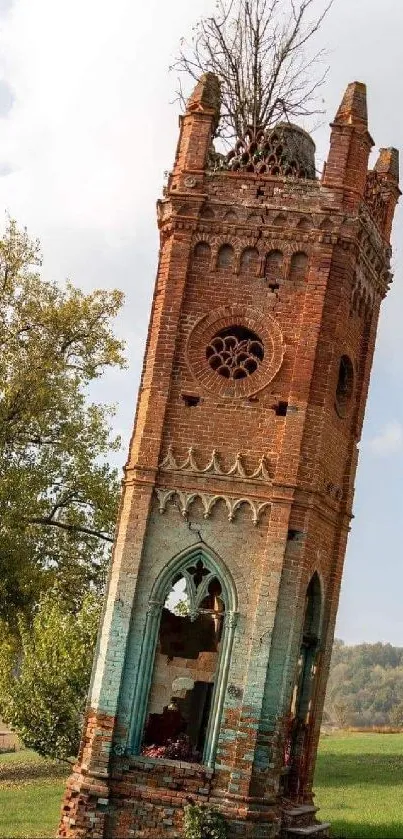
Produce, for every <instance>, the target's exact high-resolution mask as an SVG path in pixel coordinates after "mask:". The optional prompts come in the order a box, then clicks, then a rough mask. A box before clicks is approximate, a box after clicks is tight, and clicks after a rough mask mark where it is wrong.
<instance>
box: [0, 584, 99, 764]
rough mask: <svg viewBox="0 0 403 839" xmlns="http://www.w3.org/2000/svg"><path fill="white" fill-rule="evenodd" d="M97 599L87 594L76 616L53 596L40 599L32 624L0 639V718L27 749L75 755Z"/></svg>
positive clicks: (23, 623)
mask: <svg viewBox="0 0 403 839" xmlns="http://www.w3.org/2000/svg"><path fill="white" fill-rule="evenodd" d="M98 622H99V599H98V597H96V596H95V595H91V594H88V595H87V596H86V597H85V598H84V601H83V603H82V606H81V607H80V608H79V609H77V610H76V611H75V612H72V611H71V609H69V608H68V605H66V601H65V598H64V597H62V596H61V595H60V593H59V592H57V591H51V592H49V593H47V594H46V595H43V596H42V597H41V600H40V602H39V605H38V608H37V610H36V614H35V616H34V619H33V622H32V625H28V623H27V620H26V618H24V617H23V616H20V618H19V621H18V634H17V637H16V636H15V635H13V636H10V635H9V636H8V637H7V635H5V634H3V633H2V635H1V636H0V715H1V717H2V719H3V720H4V721H5V722H7V723H8V724H9V725H10V726H11V727H12V729H13V730H14V731H16V732H17V733H18V735H19V737H20V739H21V740H22V742H23V743H24V745H25V746H27V747H28V748H31V749H34V750H35V751H36V752H38V753H39V754H40V755H42V756H44V757H47V756H50V757H53V758H58V759H59V760H60V759H64V760H68V759H71V758H72V757H75V756H76V755H77V753H78V746H79V738H80V729H81V726H82V722H83V716H84V711H85V703H86V698H87V693H88V685H89V681H90V675H91V664H92V656H93V650H94V644H95V638H96V633H97V628H98Z"/></svg>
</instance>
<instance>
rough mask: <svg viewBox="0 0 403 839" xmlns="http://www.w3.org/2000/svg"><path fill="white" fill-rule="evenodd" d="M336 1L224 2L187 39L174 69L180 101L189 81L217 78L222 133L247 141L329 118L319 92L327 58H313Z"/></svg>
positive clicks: (319, 53)
mask: <svg viewBox="0 0 403 839" xmlns="http://www.w3.org/2000/svg"><path fill="white" fill-rule="evenodd" d="M333 2H334V0H217V4H216V10H215V13H214V14H213V15H211V16H208V17H202V18H201V19H200V20H199V21H198V22H197V23H196V25H195V27H194V29H193V35H192V38H191V39H190V40H189V41H188V40H186V39H182V41H181V45H180V50H179V54H178V56H177V58H176V60H175V62H174V64H173V65H172V68H171V69H173V70H176V71H177V73H178V78H179V90H178V96H179V99H180V100H181V101H182V103H184V101H185V99H186V93H187V90H186V80H187V79H189V78H190V79H191V80H192V82H193V81H194V80H198V79H199V78H200V76H201V75H202V74H203V73H206V72H211V73H214V74H215V75H216V76H217V77H218V79H219V82H220V87H221V119H220V124H219V127H218V129H217V133H218V134H219V136H221V137H222V138H224V139H227V140H230V139H233V138H241V137H243V136H244V134H245V132H246V130H247V129H248V128H249V127H251V128H252V129H253V131H254V132H256V131H257V130H258V129H267V128H270V127H272V126H273V125H275V124H276V123H278V122H279V121H282V120H289V121H292V120H294V119H301V118H304V117H308V116H312V115H314V114H319V113H322V109H321V107H320V101H319V98H320V97H319V94H320V88H321V86H322V84H323V82H324V80H325V77H326V75H327V67H326V66H324V60H325V51H324V50H323V49H321V48H318V49H316V50H315V49H314V50H313V51H310V49H309V47H310V46H311V42H312V44H314V41H315V38H314V36H315V35H316V33H317V32H318V30H319V29H320V26H321V24H322V22H323V20H324V18H325V17H326V15H327V13H328V12H329V10H330V8H331V6H332V5H333Z"/></svg>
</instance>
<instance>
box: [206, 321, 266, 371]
mask: <svg viewBox="0 0 403 839" xmlns="http://www.w3.org/2000/svg"><path fill="white" fill-rule="evenodd" d="M206 357H207V360H208V363H209V365H210V367H211V369H212V370H214V371H215V372H216V373H218V374H219V375H220V376H223V377H224V378H225V379H234V380H237V379H246V378H247V376H251V375H252V373H255V372H256V370H257V369H258V367H259V365H260V364H261V362H262V361H263V358H264V347H263V343H262V341H261V340H260V338H259V336H258V335H256V333H255V332H252V331H251V330H250V329H246V328H244V327H241V326H230V327H228V328H226V329H222V330H221V331H220V332H217V334H216V335H215V336H214V338H212V340H211V341H210V343H209V345H208V347H207V350H206Z"/></svg>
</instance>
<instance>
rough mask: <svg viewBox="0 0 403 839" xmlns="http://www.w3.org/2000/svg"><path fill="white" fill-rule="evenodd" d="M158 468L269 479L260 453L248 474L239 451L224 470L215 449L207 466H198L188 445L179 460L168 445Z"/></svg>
mask: <svg viewBox="0 0 403 839" xmlns="http://www.w3.org/2000/svg"><path fill="white" fill-rule="evenodd" d="M159 468H160V469H163V470H165V471H166V472H189V473H191V474H194V475H220V476H221V477H225V478H229V477H235V478H244V479H245V480H248V481H256V480H261V481H269V482H270V480H271V478H270V474H269V471H268V463H267V459H266V456H265V455H262V457H261V458H260V461H259V464H258V466H257V468H256V469H255V470H254V471H253V472H250V473H249V474H248V473H247V472H246V470H245V467H244V465H243V461H242V453H241V452H238V453H237V455H236V458H235V462H234V464H233V465H232V466H231V468H230V469H229V470H228V471H225V469H223V468H222V466H221V464H220V455H219V452H217V450H216V449H214V450H213V453H212V455H211V458H210V460H209V462H208V463H207V466H199V465H198V463H197V461H196V459H195V450H194V448H193V446H191V447H190V449H189V451H188V453H187V456H186V457H185V460H183V461H181V462H180V461H178V460H177V459H176V457H175V455H174V452H173V447H172V445H170V446H169V448H168V451H167V454H166V456H165V457H164V459H163V460H162V461H161V463H160V464H159Z"/></svg>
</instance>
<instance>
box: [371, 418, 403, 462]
mask: <svg viewBox="0 0 403 839" xmlns="http://www.w3.org/2000/svg"><path fill="white" fill-rule="evenodd" d="M368 447H369V448H370V449H371V451H372V452H373V453H374V454H376V455H379V456H387V455H390V454H396V453H397V452H401V451H402V450H403V426H402V425H401V423H400V422H397V421H393V422H388V423H387V424H386V425H385V427H384V428H383V429H382V431H380V433H379V434H377V435H376V436H375V437H373V438H372V440H370V441H369V443H368Z"/></svg>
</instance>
